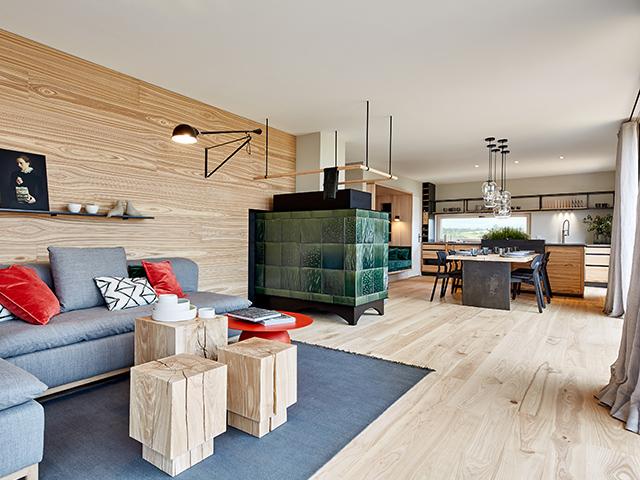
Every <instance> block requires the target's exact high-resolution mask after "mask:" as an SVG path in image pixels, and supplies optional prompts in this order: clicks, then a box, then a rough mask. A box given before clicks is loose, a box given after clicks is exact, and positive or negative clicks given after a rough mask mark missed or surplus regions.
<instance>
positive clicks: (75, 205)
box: [67, 203, 82, 213]
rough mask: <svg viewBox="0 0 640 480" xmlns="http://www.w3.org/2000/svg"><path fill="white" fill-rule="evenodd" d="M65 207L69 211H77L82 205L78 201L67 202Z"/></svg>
mask: <svg viewBox="0 0 640 480" xmlns="http://www.w3.org/2000/svg"><path fill="white" fill-rule="evenodd" d="M67 208H68V209H69V211H70V212H71V213H78V212H79V211H80V209H81V208H82V205H80V204H79V203H68V204H67Z"/></svg>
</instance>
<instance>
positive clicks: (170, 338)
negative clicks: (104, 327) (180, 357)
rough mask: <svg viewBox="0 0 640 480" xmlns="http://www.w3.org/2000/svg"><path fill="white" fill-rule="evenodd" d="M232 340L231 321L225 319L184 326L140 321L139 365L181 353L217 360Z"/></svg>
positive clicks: (188, 322) (146, 319)
mask: <svg viewBox="0 0 640 480" xmlns="http://www.w3.org/2000/svg"><path fill="white" fill-rule="evenodd" d="M228 336H229V332H228V318H227V317H226V316H224V315H218V316H217V317H214V318H200V317H196V318H194V319H193V320H185V321H183V322H159V321H156V320H153V319H152V318H151V317H150V316H148V317H139V318H136V327H135V364H136V365H140V364H141V363H146V362H150V361H151V360H157V359H158V358H164V357H168V356H171V355H177V354H180V353H190V354H192V355H198V356H200V357H204V358H208V359H210V360H217V359H218V348H219V347H221V346H223V345H226V344H227V339H228Z"/></svg>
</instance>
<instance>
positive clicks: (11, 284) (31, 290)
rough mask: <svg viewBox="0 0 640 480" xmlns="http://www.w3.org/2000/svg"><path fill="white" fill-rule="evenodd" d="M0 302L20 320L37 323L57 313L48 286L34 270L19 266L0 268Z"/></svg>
mask: <svg viewBox="0 0 640 480" xmlns="http://www.w3.org/2000/svg"><path fill="white" fill-rule="evenodd" d="M0 304H2V306H4V307H5V308H6V309H7V310H9V311H10V312H11V313H13V314H14V315H15V316H17V317H19V318H21V319H22V320H25V321H26V322H29V323H34V324H40V325H44V324H45V323H47V322H48V321H49V319H50V318H51V317H52V316H54V315H57V314H58V313H60V303H58V299H57V298H56V296H55V295H54V294H53V292H52V291H51V289H50V288H49V287H48V286H47V285H46V284H45V283H44V282H43V281H42V280H40V278H39V277H38V275H37V274H36V272H35V271H34V270H32V269H31V268H29V267H24V266H22V265H12V266H11V267H9V268H4V269H2V270H0Z"/></svg>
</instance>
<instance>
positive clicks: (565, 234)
mask: <svg viewBox="0 0 640 480" xmlns="http://www.w3.org/2000/svg"><path fill="white" fill-rule="evenodd" d="M565 224H566V227H565ZM569 235H570V234H569V219H568V218H567V219H566V220H565V221H564V222H562V243H563V244H564V239H565V237H568V236H569Z"/></svg>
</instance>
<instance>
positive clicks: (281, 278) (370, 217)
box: [249, 208, 389, 325]
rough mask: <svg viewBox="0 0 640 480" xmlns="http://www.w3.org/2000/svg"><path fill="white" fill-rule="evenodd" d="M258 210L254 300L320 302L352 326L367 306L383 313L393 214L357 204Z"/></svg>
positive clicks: (278, 304)
mask: <svg viewBox="0 0 640 480" xmlns="http://www.w3.org/2000/svg"><path fill="white" fill-rule="evenodd" d="M253 213H254V215H252V216H250V218H252V221H253V222H254V226H253V228H250V232H251V233H252V236H254V239H252V240H253V241H251V242H250V243H251V244H252V245H253V247H252V248H253V252H252V253H253V255H250V264H251V263H253V272H252V273H253V275H250V280H251V277H253V289H251V288H250V289H249V290H250V297H251V294H252V293H253V296H254V298H253V299H252V300H254V303H255V304H256V305H259V306H264V307H266V308H273V309H279V310H289V311H291V310H300V309H303V308H309V307H315V308H321V309H324V310H328V311H331V312H334V313H336V314H337V315H339V316H341V317H342V318H344V319H345V320H346V321H347V322H348V323H349V324H351V325H355V324H356V323H357V322H358V319H359V318H360V316H361V315H362V313H363V312H364V311H365V310H367V309H369V308H373V309H375V310H376V311H377V312H378V313H379V314H380V315H383V314H384V302H385V299H386V298H387V296H388V294H387V287H388V270H389V269H388V252H389V243H388V242H389V237H388V235H389V233H388V229H389V227H388V225H389V223H388V222H389V214H388V213H386V212H377V211H372V210H364V209H358V208H345V209H336V210H308V211H290V212H253ZM251 257H253V259H252V258H251ZM252 260H253V261H252ZM250 267H251V265H250ZM251 290H253V292H251Z"/></svg>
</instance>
